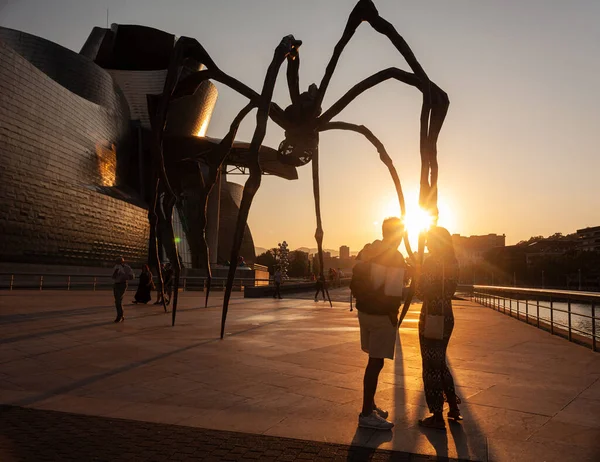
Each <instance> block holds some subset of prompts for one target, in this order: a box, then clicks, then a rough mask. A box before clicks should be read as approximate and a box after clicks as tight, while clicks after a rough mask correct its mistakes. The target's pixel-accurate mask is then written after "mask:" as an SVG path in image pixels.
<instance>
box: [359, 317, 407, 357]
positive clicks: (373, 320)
mask: <svg viewBox="0 0 600 462" xmlns="http://www.w3.org/2000/svg"><path fill="white" fill-rule="evenodd" d="M358 324H359V326H360V347H361V348H362V350H363V351H364V352H365V353H368V354H369V357H370V358H381V359H383V358H387V359H394V350H395V348H396V335H398V329H397V328H396V326H394V325H393V324H392V322H391V321H390V318H389V317H388V316H382V315H377V314H368V313H363V312H362V311H359V312H358Z"/></svg>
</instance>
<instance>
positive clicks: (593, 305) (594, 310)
mask: <svg viewBox="0 0 600 462" xmlns="http://www.w3.org/2000/svg"><path fill="white" fill-rule="evenodd" d="M592 351H596V305H595V303H594V302H592Z"/></svg>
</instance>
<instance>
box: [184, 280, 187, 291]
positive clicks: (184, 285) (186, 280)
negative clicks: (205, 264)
mask: <svg viewBox="0 0 600 462" xmlns="http://www.w3.org/2000/svg"><path fill="white" fill-rule="evenodd" d="M186 282H187V278H183V292H185V285H186Z"/></svg>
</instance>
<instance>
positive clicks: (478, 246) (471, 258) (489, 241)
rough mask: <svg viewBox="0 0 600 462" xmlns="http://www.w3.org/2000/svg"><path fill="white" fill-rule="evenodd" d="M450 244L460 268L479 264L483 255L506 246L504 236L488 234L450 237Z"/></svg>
mask: <svg viewBox="0 0 600 462" xmlns="http://www.w3.org/2000/svg"><path fill="white" fill-rule="evenodd" d="M452 243H453V244H454V250H455V252H456V258H457V259H458V262H459V264H460V266H463V267H464V266H467V265H472V264H476V263H479V262H480V261H482V260H483V255H484V254H485V253H486V252H487V251H488V250H491V249H494V248H497V247H504V246H505V245H506V236H505V235H504V234H502V235H498V234H488V235H485V236H469V237H467V236H461V235H460V234H454V235H452Z"/></svg>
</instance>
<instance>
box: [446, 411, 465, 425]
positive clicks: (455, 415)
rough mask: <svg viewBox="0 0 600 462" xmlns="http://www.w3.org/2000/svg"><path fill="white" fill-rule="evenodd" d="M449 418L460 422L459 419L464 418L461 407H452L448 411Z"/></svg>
mask: <svg viewBox="0 0 600 462" xmlns="http://www.w3.org/2000/svg"><path fill="white" fill-rule="evenodd" d="M448 418H449V419H452V420H454V421H455V422H458V421H459V420H463V416H462V415H461V414H460V409H458V408H456V409H450V410H449V411H448Z"/></svg>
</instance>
